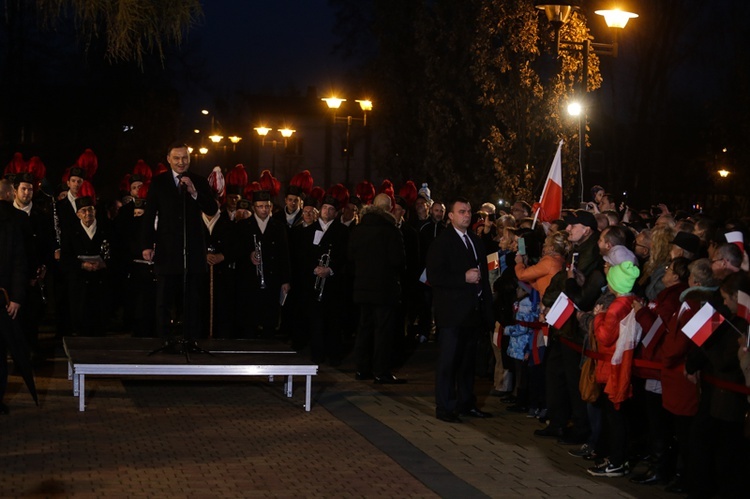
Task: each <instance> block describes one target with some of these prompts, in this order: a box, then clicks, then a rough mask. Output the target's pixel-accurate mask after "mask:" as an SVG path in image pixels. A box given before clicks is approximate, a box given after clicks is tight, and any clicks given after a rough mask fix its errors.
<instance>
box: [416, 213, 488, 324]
mask: <svg viewBox="0 0 750 499" xmlns="http://www.w3.org/2000/svg"><path fill="white" fill-rule="evenodd" d="M467 234H468V235H469V239H471V242H472V243H473V244H474V248H475V249H476V252H477V259H476V260H475V259H474V255H473V254H472V253H470V251H469V250H468V249H467V248H466V244H464V242H463V240H462V239H461V237H459V235H458V233H457V232H456V231H455V230H454V229H453V227H448V228H447V229H445V230H444V231H442V232H441V233H440V234H439V235H438V237H437V238H436V239H435V241H434V242H433V243H432V244H431V245H430V249H429V252H428V253H427V281H428V282H429V284H430V286H432V293H433V294H432V300H433V301H432V303H433V308H434V312H435V324H436V325H437V327H439V328H447V327H452V328H453V327H471V326H475V327H478V326H482V327H485V328H486V329H487V330H488V331H489V330H491V329H492V326H493V325H494V323H495V321H494V318H493V315H492V290H491V289H490V279H489V272H488V270H487V264H486V262H487V255H486V254H485V251H484V245H483V244H482V241H481V239H479V237H478V236H477V235H476V234H474V233H472V232H471V231H468V232H467ZM477 266H479V270H480V272H481V276H482V277H481V281H480V286H481V290H482V294H481V296H477V291H478V290H477V287H476V285H474V284H469V283H467V282H466V271H467V270H469V269H472V268H477Z"/></svg>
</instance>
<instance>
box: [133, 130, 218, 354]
mask: <svg viewBox="0 0 750 499" xmlns="http://www.w3.org/2000/svg"><path fill="white" fill-rule="evenodd" d="M167 162H168V163H169V166H170V168H171V169H170V171H168V172H165V173H162V174H161V175H159V176H157V177H156V178H154V180H153V181H152V182H151V188H150V189H149V192H148V198H147V202H146V212H145V214H144V215H143V216H144V217H145V218H144V221H143V224H144V234H143V246H142V247H143V248H144V249H143V259H144V260H148V261H153V262H154V272H155V273H156V280H157V291H156V307H157V312H156V314H157V322H158V328H159V331H158V333H159V335H160V336H162V337H166V336H167V335H168V334H169V326H170V317H171V313H170V312H171V310H173V309H176V310H178V311H179V310H181V309H182V308H183V307H182V305H183V298H184V299H185V301H186V302H187V303H188V304H190V306H188V307H187V308H186V310H184V311H183V335H184V337H185V338H186V339H189V340H195V339H197V338H198V337H200V336H205V331H204V332H203V333H204V334H201V331H200V325H201V318H200V310H201V307H200V306H193V304H197V303H198V302H199V300H200V285H201V282H202V281H203V280H204V279H205V278H206V275H207V272H208V270H207V269H208V267H207V263H206V241H205V235H204V227H205V226H204V224H203V219H202V218H201V213H205V214H206V215H214V214H215V213H216V211H217V210H218V205H217V204H216V201H215V200H214V196H213V193H212V192H211V187H210V186H209V185H208V181H207V180H206V179H205V178H203V177H201V176H200V175H196V174H194V173H191V172H189V171H188V168H190V153H189V152H188V148H187V146H186V145H185V144H173V145H172V146H170V148H169V150H168V151H167ZM157 215H158V217H159V219H158V227H157V228H154V222H155V220H156V217H157ZM183 250H184V251H183ZM183 272H184V274H183ZM183 278H186V289H185V290H184V295H183Z"/></svg>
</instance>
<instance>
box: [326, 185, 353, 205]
mask: <svg viewBox="0 0 750 499" xmlns="http://www.w3.org/2000/svg"><path fill="white" fill-rule="evenodd" d="M328 195H329V196H332V197H334V198H336V201H338V202H339V206H346V205H347V204H348V203H349V189H347V188H346V187H344V185H343V184H336V185H332V186H331V187H329V188H328Z"/></svg>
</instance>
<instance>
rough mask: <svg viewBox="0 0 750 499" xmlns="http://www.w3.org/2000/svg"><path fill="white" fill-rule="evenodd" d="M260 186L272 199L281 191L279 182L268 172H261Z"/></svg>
mask: <svg viewBox="0 0 750 499" xmlns="http://www.w3.org/2000/svg"><path fill="white" fill-rule="evenodd" d="M260 186H261V188H262V189H263V190H264V191H268V192H269V193H270V194H271V197H272V198H274V197H276V195H277V194H278V193H279V191H280V190H281V182H279V180H278V179H277V178H275V177H274V176H273V175H271V172H270V171H269V170H263V171H262V172H261V174H260Z"/></svg>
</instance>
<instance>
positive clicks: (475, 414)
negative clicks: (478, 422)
mask: <svg viewBox="0 0 750 499" xmlns="http://www.w3.org/2000/svg"><path fill="white" fill-rule="evenodd" d="M460 415H461V416H464V417H468V418H479V419H487V418H491V417H492V413H491V412H484V411H480V410H479V409H477V408H476V407H475V408H473V409H469V410H468V411H463V412H461V414H460Z"/></svg>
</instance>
